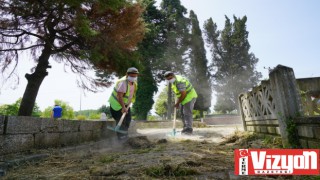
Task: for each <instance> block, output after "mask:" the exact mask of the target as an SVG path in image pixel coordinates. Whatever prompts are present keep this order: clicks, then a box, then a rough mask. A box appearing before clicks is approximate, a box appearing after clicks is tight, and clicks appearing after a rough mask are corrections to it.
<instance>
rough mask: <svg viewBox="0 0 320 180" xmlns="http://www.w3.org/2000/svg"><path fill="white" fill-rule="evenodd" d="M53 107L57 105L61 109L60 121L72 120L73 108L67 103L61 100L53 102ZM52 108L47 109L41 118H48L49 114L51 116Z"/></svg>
mask: <svg viewBox="0 0 320 180" xmlns="http://www.w3.org/2000/svg"><path fill="white" fill-rule="evenodd" d="M54 103H55V105H59V106H60V107H61V108H62V117H61V118H62V119H74V117H75V116H74V112H73V108H72V107H71V106H70V105H69V104H68V103H67V102H64V101H62V100H55V101H54ZM53 108H54V106H49V107H47V108H46V109H45V110H44V111H43V113H42V115H41V117H45V118H50V117H51V114H52V109H53Z"/></svg>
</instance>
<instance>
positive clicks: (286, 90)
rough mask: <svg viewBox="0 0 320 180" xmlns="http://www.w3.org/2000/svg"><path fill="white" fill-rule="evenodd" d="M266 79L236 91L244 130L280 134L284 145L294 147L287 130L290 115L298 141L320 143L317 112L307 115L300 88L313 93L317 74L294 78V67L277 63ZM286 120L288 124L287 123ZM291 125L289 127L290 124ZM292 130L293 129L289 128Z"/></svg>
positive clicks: (316, 145) (310, 145)
mask: <svg viewBox="0 0 320 180" xmlns="http://www.w3.org/2000/svg"><path fill="white" fill-rule="evenodd" d="M269 78H270V79H269V80H267V81H262V82H261V85H259V86H257V87H253V88H252V90H251V91H249V92H246V93H242V94H240V95H239V108H240V112H241V118H242V122H243V128H244V130H246V131H253V132H257V133H264V134H272V135H280V136H281V139H282V143H283V146H284V147H293V146H294V145H293V144H290V143H293V142H292V141H291V142H289V136H290V137H291V135H292V134H288V133H289V132H288V131H287V129H288V128H287V127H288V126H292V124H290V121H288V120H289V119H293V123H294V124H295V125H296V128H297V129H296V132H297V135H298V138H299V142H300V145H301V146H302V147H303V148H319V147H320V140H319V136H320V135H319V134H320V116H319V117H307V116H305V113H304V111H303V110H304V107H303V101H302V99H305V98H301V91H305V92H308V93H309V95H315V94H317V93H319V92H320V91H319V90H320V78H304V79H298V80H297V79H296V78H295V75H294V72H293V69H292V68H289V67H286V66H282V65H278V66H277V67H276V68H274V69H273V70H272V71H271V72H270V73H269ZM288 123H289V124H288ZM290 128H291V127H290ZM290 133H292V132H290Z"/></svg>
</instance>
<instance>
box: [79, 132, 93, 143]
mask: <svg viewBox="0 0 320 180" xmlns="http://www.w3.org/2000/svg"><path fill="white" fill-rule="evenodd" d="M78 141H79V143H83V142H88V141H92V131H81V132H79V133H78Z"/></svg>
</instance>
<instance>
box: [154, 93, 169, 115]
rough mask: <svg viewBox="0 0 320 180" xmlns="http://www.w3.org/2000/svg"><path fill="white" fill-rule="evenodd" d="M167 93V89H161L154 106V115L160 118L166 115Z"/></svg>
mask: <svg viewBox="0 0 320 180" xmlns="http://www.w3.org/2000/svg"><path fill="white" fill-rule="evenodd" d="M167 91H168V87H165V88H163V90H162V91H161V93H160V95H159V97H158V99H157V100H156V104H155V110H156V113H157V114H158V115H159V116H161V117H164V116H165V115H166V113H167V99H168V94H167Z"/></svg>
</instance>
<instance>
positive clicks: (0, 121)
mask: <svg viewBox="0 0 320 180" xmlns="http://www.w3.org/2000/svg"><path fill="white" fill-rule="evenodd" d="M4 119H5V116H0V135H1V134H4Z"/></svg>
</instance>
